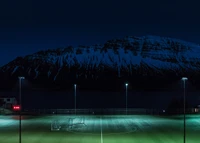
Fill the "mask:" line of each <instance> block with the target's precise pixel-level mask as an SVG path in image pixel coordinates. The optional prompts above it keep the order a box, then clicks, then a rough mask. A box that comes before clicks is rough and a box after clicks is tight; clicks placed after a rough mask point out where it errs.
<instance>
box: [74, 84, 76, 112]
mask: <svg viewBox="0 0 200 143" xmlns="http://www.w3.org/2000/svg"><path fill="white" fill-rule="evenodd" d="M74 112H75V115H76V84H74Z"/></svg>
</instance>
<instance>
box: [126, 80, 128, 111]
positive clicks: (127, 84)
mask: <svg viewBox="0 0 200 143" xmlns="http://www.w3.org/2000/svg"><path fill="white" fill-rule="evenodd" d="M125 85H126V115H127V98H128V97H127V87H128V83H126V84H125Z"/></svg>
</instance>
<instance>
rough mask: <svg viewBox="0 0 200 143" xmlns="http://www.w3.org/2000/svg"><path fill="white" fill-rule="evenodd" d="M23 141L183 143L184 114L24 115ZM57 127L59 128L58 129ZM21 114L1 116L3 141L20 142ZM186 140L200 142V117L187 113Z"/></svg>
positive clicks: (0, 132) (192, 142)
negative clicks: (168, 115) (19, 117)
mask: <svg viewBox="0 0 200 143" xmlns="http://www.w3.org/2000/svg"><path fill="white" fill-rule="evenodd" d="M22 118H23V120H22V136H21V137H22V143H182V142H183V118H182V116H173V117H172V116H171V117H164V116H150V115H127V116H126V115H112V116H111V115H103V116H100V115H99V116H98V115H96V116H94V115H92V116H85V115H76V116H74V115H73V116H70V115H54V116H23V117H22ZM56 129H57V130H56ZM18 130H19V120H18V116H0V143H18V142H19V132H18ZM186 142H187V143H199V142H200V116H199V115H188V116H186Z"/></svg>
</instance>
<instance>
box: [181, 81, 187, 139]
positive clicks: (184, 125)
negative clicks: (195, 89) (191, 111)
mask: <svg viewBox="0 0 200 143" xmlns="http://www.w3.org/2000/svg"><path fill="white" fill-rule="evenodd" d="M182 80H183V88H184V94H183V114H184V115H183V116H184V117H183V120H184V121H183V143H185V136H186V135H185V131H186V129H185V128H186V124H185V81H186V80H188V78H187V77H182Z"/></svg>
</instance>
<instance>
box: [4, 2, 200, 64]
mask: <svg viewBox="0 0 200 143" xmlns="http://www.w3.org/2000/svg"><path fill="white" fill-rule="evenodd" d="M199 5H200V2H198V1H197V0H190V1H186V0H138V1H136V0H71V1H70V0H63V1H61V0H1V1H0V48H1V52H0V57H1V60H0V66H3V65H4V64H6V63H8V62H9V61H11V60H13V59H14V58H16V57H17V56H24V55H27V54H32V53H34V52H37V51H39V50H45V49H53V48H58V47H65V46H68V45H73V46H76V45H93V44H103V43H104V42H105V41H107V40H109V39H113V38H121V37H124V36H143V35H147V34H148V35H149V34H150V35H158V36H167V37H174V38H178V39H182V40H186V41H190V42H195V43H198V44H199V43H200V42H199V39H200V27H199V25H200V15H199V13H200V9H199ZM198 9H199V10H198Z"/></svg>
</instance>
